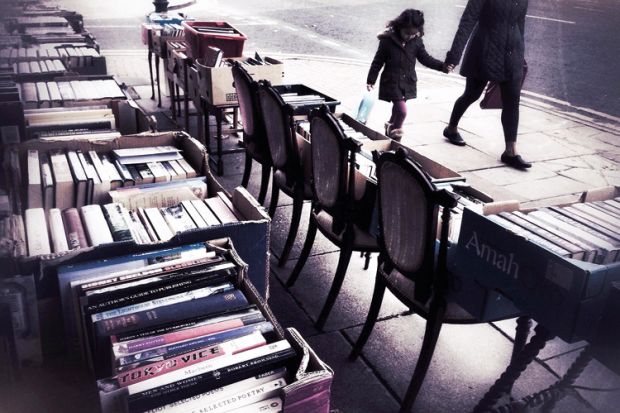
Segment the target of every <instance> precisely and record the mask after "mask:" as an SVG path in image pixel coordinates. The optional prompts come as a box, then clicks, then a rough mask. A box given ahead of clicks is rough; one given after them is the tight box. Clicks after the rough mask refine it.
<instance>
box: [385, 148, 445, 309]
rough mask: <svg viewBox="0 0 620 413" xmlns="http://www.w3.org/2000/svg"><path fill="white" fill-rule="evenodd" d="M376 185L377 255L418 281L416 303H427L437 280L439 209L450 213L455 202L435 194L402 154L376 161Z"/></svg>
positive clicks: (387, 154) (414, 166)
mask: <svg viewBox="0 0 620 413" xmlns="http://www.w3.org/2000/svg"><path fill="white" fill-rule="evenodd" d="M377 180H378V184H379V246H380V248H381V252H382V254H383V256H384V259H385V261H386V263H387V265H390V266H392V267H393V268H396V269H397V270H398V271H399V272H401V273H402V274H403V275H405V276H406V277H408V278H410V279H412V280H414V281H415V282H416V299H417V300H420V301H422V302H425V301H426V300H427V299H428V298H429V297H430V294H431V291H432V288H433V282H434V281H435V278H436V271H435V248H436V240H437V222H438V221H437V216H438V211H439V207H440V206H447V207H448V209H449V208H450V207H452V206H454V205H453V204H452V202H455V200H454V199H453V198H450V197H449V196H446V195H445V192H442V191H438V190H437V189H436V188H435V186H434V185H433V184H432V183H431V181H430V179H429V178H428V176H427V175H426V174H425V173H424V172H423V171H422V170H421V169H420V167H419V166H418V165H416V164H415V163H413V162H412V161H411V160H410V159H408V158H407V156H406V154H405V152H404V150H403V149H399V150H398V151H397V152H396V153H394V152H386V153H383V154H381V156H379V158H378V160H377ZM440 192H441V194H440ZM442 235H443V232H442ZM446 236H447V232H446ZM442 238H443V237H442ZM442 242H444V243H445V242H447V239H446V240H443V239H442Z"/></svg>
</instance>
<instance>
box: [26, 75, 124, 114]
mask: <svg viewBox="0 0 620 413" xmlns="http://www.w3.org/2000/svg"><path fill="white" fill-rule="evenodd" d="M60 79H62V78H60ZM60 79H59V80H57V81H51V82H35V83H22V84H20V92H21V96H22V99H21V100H22V102H23V103H24V108H26V109H34V108H51V107H56V106H67V105H73V104H75V103H76V102H84V101H87V102H89V101H106V100H112V99H125V98H126V97H125V94H124V93H123V91H122V90H121V88H120V86H119V85H118V84H117V83H116V81H115V80H114V79H111V78H103V79H79V78H75V79H74V80H69V79H67V80H60Z"/></svg>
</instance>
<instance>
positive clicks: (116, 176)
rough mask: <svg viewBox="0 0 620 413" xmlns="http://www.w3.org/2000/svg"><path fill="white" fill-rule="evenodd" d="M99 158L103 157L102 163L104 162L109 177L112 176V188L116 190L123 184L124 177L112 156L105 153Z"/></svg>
mask: <svg viewBox="0 0 620 413" xmlns="http://www.w3.org/2000/svg"><path fill="white" fill-rule="evenodd" d="M99 158H100V159H101V163H102V164H103V166H104V168H106V171H107V172H108V177H109V178H110V190H114V189H116V188H120V187H121V186H123V178H122V177H121V174H120V173H119V172H118V169H116V166H114V163H113V162H112V160H111V159H110V157H109V156H108V155H105V154H103V155H101V156H99Z"/></svg>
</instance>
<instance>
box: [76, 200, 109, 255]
mask: <svg viewBox="0 0 620 413" xmlns="http://www.w3.org/2000/svg"><path fill="white" fill-rule="evenodd" d="M80 213H81V214H82V223H83V224H84V229H85V230H86V236H87V237H88V241H89V244H90V245H92V246H93V247H96V246H97V245H99V244H106V243H109V242H114V239H113V238H112V233H111V232H110V228H109V227H108V223H107V222H106V220H105V217H104V216H103V211H102V210H101V207H100V206H99V205H86V206H83V207H82V208H80Z"/></svg>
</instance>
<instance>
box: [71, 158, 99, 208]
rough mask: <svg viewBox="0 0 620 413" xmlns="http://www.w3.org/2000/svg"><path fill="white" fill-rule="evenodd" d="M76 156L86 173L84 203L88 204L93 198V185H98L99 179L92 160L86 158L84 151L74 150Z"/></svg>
mask: <svg viewBox="0 0 620 413" xmlns="http://www.w3.org/2000/svg"><path fill="white" fill-rule="evenodd" d="M76 154H77V157H78V159H79V161H80V164H81V165H82V168H83V169H84V175H86V203H85V205H89V204H92V203H93V198H94V196H95V185H100V184H101V181H100V180H99V177H98V176H97V171H95V167H94V166H93V164H92V162H90V161H88V160H87V159H86V156H84V153H83V152H82V151H81V150H79V149H78V150H77V151H76ZM97 199H99V193H98V194H97Z"/></svg>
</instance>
